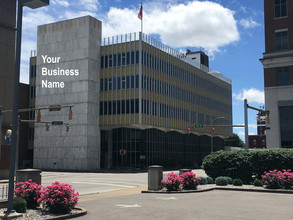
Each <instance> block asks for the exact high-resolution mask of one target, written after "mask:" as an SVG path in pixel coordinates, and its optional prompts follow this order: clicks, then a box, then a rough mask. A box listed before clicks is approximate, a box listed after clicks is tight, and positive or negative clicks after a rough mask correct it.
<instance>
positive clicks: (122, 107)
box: [100, 99, 231, 125]
mask: <svg viewBox="0 0 293 220" xmlns="http://www.w3.org/2000/svg"><path fill="white" fill-rule="evenodd" d="M138 112H139V100H138V99H131V100H114V101H108V102H107V101H105V102H100V115H115V114H129V113H138ZM142 114H146V115H152V116H159V117H163V118H170V119H176V120H181V121H186V122H191V123H199V124H206V125H209V124H210V123H211V120H213V119H214V117H212V116H210V115H205V114H202V113H197V112H194V111H190V110H186V109H182V108H177V107H174V106H170V105H166V104H162V103H157V102H153V101H150V100H142ZM219 122H220V123H221V124H229V123H231V122H229V121H228V120H226V119H223V120H220V121H219Z"/></svg>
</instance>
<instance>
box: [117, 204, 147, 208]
mask: <svg viewBox="0 0 293 220" xmlns="http://www.w3.org/2000/svg"><path fill="white" fill-rule="evenodd" d="M116 206H117V207H120V208H140V207H141V206H140V205H137V204H134V205H116Z"/></svg>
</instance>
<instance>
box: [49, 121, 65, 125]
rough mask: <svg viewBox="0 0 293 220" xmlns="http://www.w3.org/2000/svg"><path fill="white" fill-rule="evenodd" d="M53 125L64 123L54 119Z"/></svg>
mask: <svg viewBox="0 0 293 220" xmlns="http://www.w3.org/2000/svg"><path fill="white" fill-rule="evenodd" d="M51 124H52V125H63V121H52V123H51Z"/></svg>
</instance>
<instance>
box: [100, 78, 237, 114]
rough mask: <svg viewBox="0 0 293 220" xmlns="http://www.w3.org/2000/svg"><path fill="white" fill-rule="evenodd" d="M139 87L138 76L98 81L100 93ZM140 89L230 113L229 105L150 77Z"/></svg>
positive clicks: (145, 79) (143, 81)
mask: <svg viewBox="0 0 293 220" xmlns="http://www.w3.org/2000/svg"><path fill="white" fill-rule="evenodd" d="M138 87H139V75H133V76H122V77H113V78H106V79H101V80H100V91H116V90H125V89H137V88H138ZM142 88H143V89H145V90H148V91H151V92H155V93H159V94H162V95H166V96H169V97H172V98H175V99H178V100H182V101H185V102H189V103H191V104H196V105H201V106H203V107H206V108H211V109H215V110H217V111H220V112H224V113H228V114H231V113H232V108H231V106H230V105H227V104H224V103H222V102H220V101H217V100H214V99H210V98H207V97H205V96H202V95H199V94H197V93H194V92H191V91H188V90H185V89H182V88H179V87H177V86H173V85H170V84H168V83H165V82H162V81H159V80H156V79H154V78H151V77H147V76H142Z"/></svg>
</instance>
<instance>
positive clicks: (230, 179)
mask: <svg viewBox="0 0 293 220" xmlns="http://www.w3.org/2000/svg"><path fill="white" fill-rule="evenodd" d="M224 177H225V178H226V179H227V181H228V184H229V185H231V184H232V183H233V179H232V178H231V177H229V176H224Z"/></svg>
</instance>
